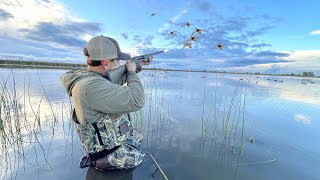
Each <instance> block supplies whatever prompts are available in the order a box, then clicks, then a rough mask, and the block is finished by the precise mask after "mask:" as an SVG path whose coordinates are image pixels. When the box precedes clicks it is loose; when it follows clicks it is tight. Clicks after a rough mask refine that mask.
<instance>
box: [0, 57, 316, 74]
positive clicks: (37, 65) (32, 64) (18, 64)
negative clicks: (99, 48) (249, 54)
mask: <svg viewBox="0 0 320 180" xmlns="http://www.w3.org/2000/svg"><path fill="white" fill-rule="evenodd" d="M86 67H87V65H86V64H70V63H53V62H38V61H19V60H1V59H0V68H33V69H75V68H86ZM142 69H144V70H154V71H176V72H204V73H222V74H248V75H255V76H287V77H305V78H320V76H302V75H290V74H263V73H259V74H257V73H241V72H226V71H223V72H221V71H208V70H177V69H162V68H142Z"/></svg>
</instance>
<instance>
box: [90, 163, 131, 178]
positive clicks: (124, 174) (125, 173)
mask: <svg viewBox="0 0 320 180" xmlns="http://www.w3.org/2000/svg"><path fill="white" fill-rule="evenodd" d="M132 171H133V169H130V170H114V171H99V170H96V169H95V168H94V167H92V166H90V167H89V169H88V172H87V176H86V180H105V179H108V180H132V179H133V175H132Z"/></svg>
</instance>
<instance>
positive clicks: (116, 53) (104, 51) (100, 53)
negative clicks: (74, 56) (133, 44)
mask: <svg viewBox="0 0 320 180" xmlns="http://www.w3.org/2000/svg"><path fill="white" fill-rule="evenodd" d="M86 48H87V51H88V54H89V57H90V58H91V59H92V60H95V61H102V60H111V59H115V58H117V59H119V60H130V59H131V56H130V55H129V54H126V53H123V52H121V50H120V47H119V44H118V42H117V41H116V40H114V39H112V38H110V37H106V36H103V35H101V36H96V37H93V38H92V39H90V40H89V41H88V43H87V45H86Z"/></svg>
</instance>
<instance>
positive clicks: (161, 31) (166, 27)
mask: <svg viewBox="0 0 320 180" xmlns="http://www.w3.org/2000/svg"><path fill="white" fill-rule="evenodd" d="M187 12H188V10H187V9H183V10H182V11H180V12H179V13H178V14H177V15H175V16H174V17H173V18H171V19H170V20H168V22H167V23H165V24H163V25H162V26H160V28H159V29H158V33H159V34H162V35H167V33H166V31H171V30H169V27H170V26H171V25H173V24H176V22H177V21H178V20H179V19H180V18H181V17H182V16H183V15H184V14H186V13H187ZM168 33H169V32H168Z"/></svg>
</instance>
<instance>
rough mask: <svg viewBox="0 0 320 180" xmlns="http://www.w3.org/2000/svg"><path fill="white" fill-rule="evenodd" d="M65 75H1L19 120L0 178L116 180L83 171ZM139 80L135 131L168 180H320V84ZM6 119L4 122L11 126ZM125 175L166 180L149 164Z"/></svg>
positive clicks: (158, 76) (173, 76)
mask: <svg viewBox="0 0 320 180" xmlns="http://www.w3.org/2000/svg"><path fill="white" fill-rule="evenodd" d="M64 72H65V70H61V71H60V70H21V69H17V70H14V78H15V83H13V81H12V80H13V79H12V76H10V78H8V74H10V73H11V71H9V70H7V69H2V71H1V75H2V77H3V78H2V79H3V81H2V82H6V87H7V88H6V89H7V90H6V91H2V95H6V97H11V98H13V97H16V98H15V99H16V101H12V102H11V104H10V106H6V107H7V108H9V107H17V108H16V109H20V110H19V111H15V112H16V113H11V114H10V117H12V118H11V121H3V122H2V125H3V127H5V129H6V131H3V130H2V131H0V138H1V140H0V145H1V147H0V148H1V152H0V156H1V157H0V165H1V167H0V168H1V172H0V174H1V175H0V176H1V178H3V179H12V178H15V179H34V178H35V177H36V178H38V179H47V180H49V179H86V178H87V179H89V178H107V177H108V178H113V177H115V176H114V175H112V174H110V173H105V172H99V171H96V170H95V169H93V168H90V169H85V170H82V169H79V167H78V161H79V158H80V157H81V156H82V155H83V150H82V147H81V145H80V142H79V141H78V137H77V134H76V132H75V131H74V126H73V124H72V122H71V121H70V117H69V116H70V115H69V112H70V109H71V106H72V104H71V103H70V99H69V98H68V96H67V95H66V93H65V92H64V90H63V89H62V86H61V85H60V82H59V77H60V75H62V74H63V73H64ZM140 76H141V77H142V81H143V84H144V86H145V87H146V88H145V93H146V104H145V108H144V109H143V110H142V111H141V112H138V113H137V114H133V119H134V120H133V121H134V123H133V124H134V126H135V127H136V128H137V129H138V130H139V131H141V133H142V134H143V135H144V144H143V146H144V147H143V149H144V150H146V151H149V152H151V153H152V154H153V155H154V157H155V158H156V160H157V161H158V163H159V165H160V166H161V168H162V169H163V171H164V172H165V173H166V175H167V176H168V178H169V179H246V180H247V179H248V180H250V179H316V178H317V177H319V173H318V172H317V170H318V169H319V168H320V167H319V164H318V162H320V152H319V149H320V145H319V144H318V143H315V141H314V139H318V138H320V131H319V128H320V123H319V118H318V117H319V116H320V106H319V104H320V100H319V96H320V94H319V93H320V91H319V90H320V86H319V84H320V83H319V80H318V79H311V80H312V81H310V83H307V84H301V81H302V78H297V77H281V78H279V77H268V76H259V78H257V77H256V76H250V75H233V74H212V73H188V72H160V71H144V72H142V73H141V74H140ZM39 77H40V78H39ZM203 77H205V78H203ZM240 79H242V80H240ZM268 79H269V80H268ZM275 79H277V82H275V81H274V80H275ZM279 81H283V82H282V83H280V82H279ZM304 81H305V80H304ZM308 82H309V81H308ZM311 82H315V83H314V84H311ZM2 85H3V83H2ZM1 87H3V86H1ZM13 87H14V88H15V91H12V88H13ZM241 88H242V92H241ZM4 92H6V93H4ZM8 92H10V93H8ZM13 92H15V96H13V95H14V93H13ZM234 94H235V95H234ZM9 95H10V96H9ZM244 95H245V96H244ZM233 96H234V98H233ZM2 97H3V96H2ZM2 100H3V98H2ZM13 102H18V103H13ZM2 103H3V101H2ZM232 103H233V106H231V105H230V104H232ZM244 104H245V105H244ZM15 105H17V106H15ZM18 105H19V106H18ZM3 110H4V109H3V106H2V111H1V118H2V119H4V117H7V119H8V117H9V116H5V114H3V113H4V112H5V111H3ZM10 112H14V111H10ZM229 112H230V113H229ZM243 115H244V116H243ZM141 117H143V118H141ZM243 117H244V118H243ZM13 119H19V122H18V121H14V120H13ZM227 119H228V123H227ZM9 122H10V123H9ZM226 124H227V125H226ZM0 129H1V125H0ZM2 129H4V128H2ZM9 130H10V131H9ZM11 130H12V131H11ZM4 132H6V133H4ZM242 134H243V135H242ZM311 137H312V138H311ZM251 138H253V139H254V141H253V143H252V141H251V140H250V139H251ZM274 159H276V160H275V161H272V160H274ZM262 162H263V163H262ZM297 162H299V163H297ZM70 168H71V170H70ZM120 174H121V175H122V174H123V175H124V177H123V178H129V179H162V178H163V177H162V175H161V173H160V172H159V171H158V170H157V167H156V165H155V164H154V163H153V162H152V161H151V160H150V157H148V155H146V158H145V160H144V162H143V163H142V164H141V165H140V166H139V167H137V168H136V169H134V170H133V171H131V172H129V173H125V172H124V173H120Z"/></svg>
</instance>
